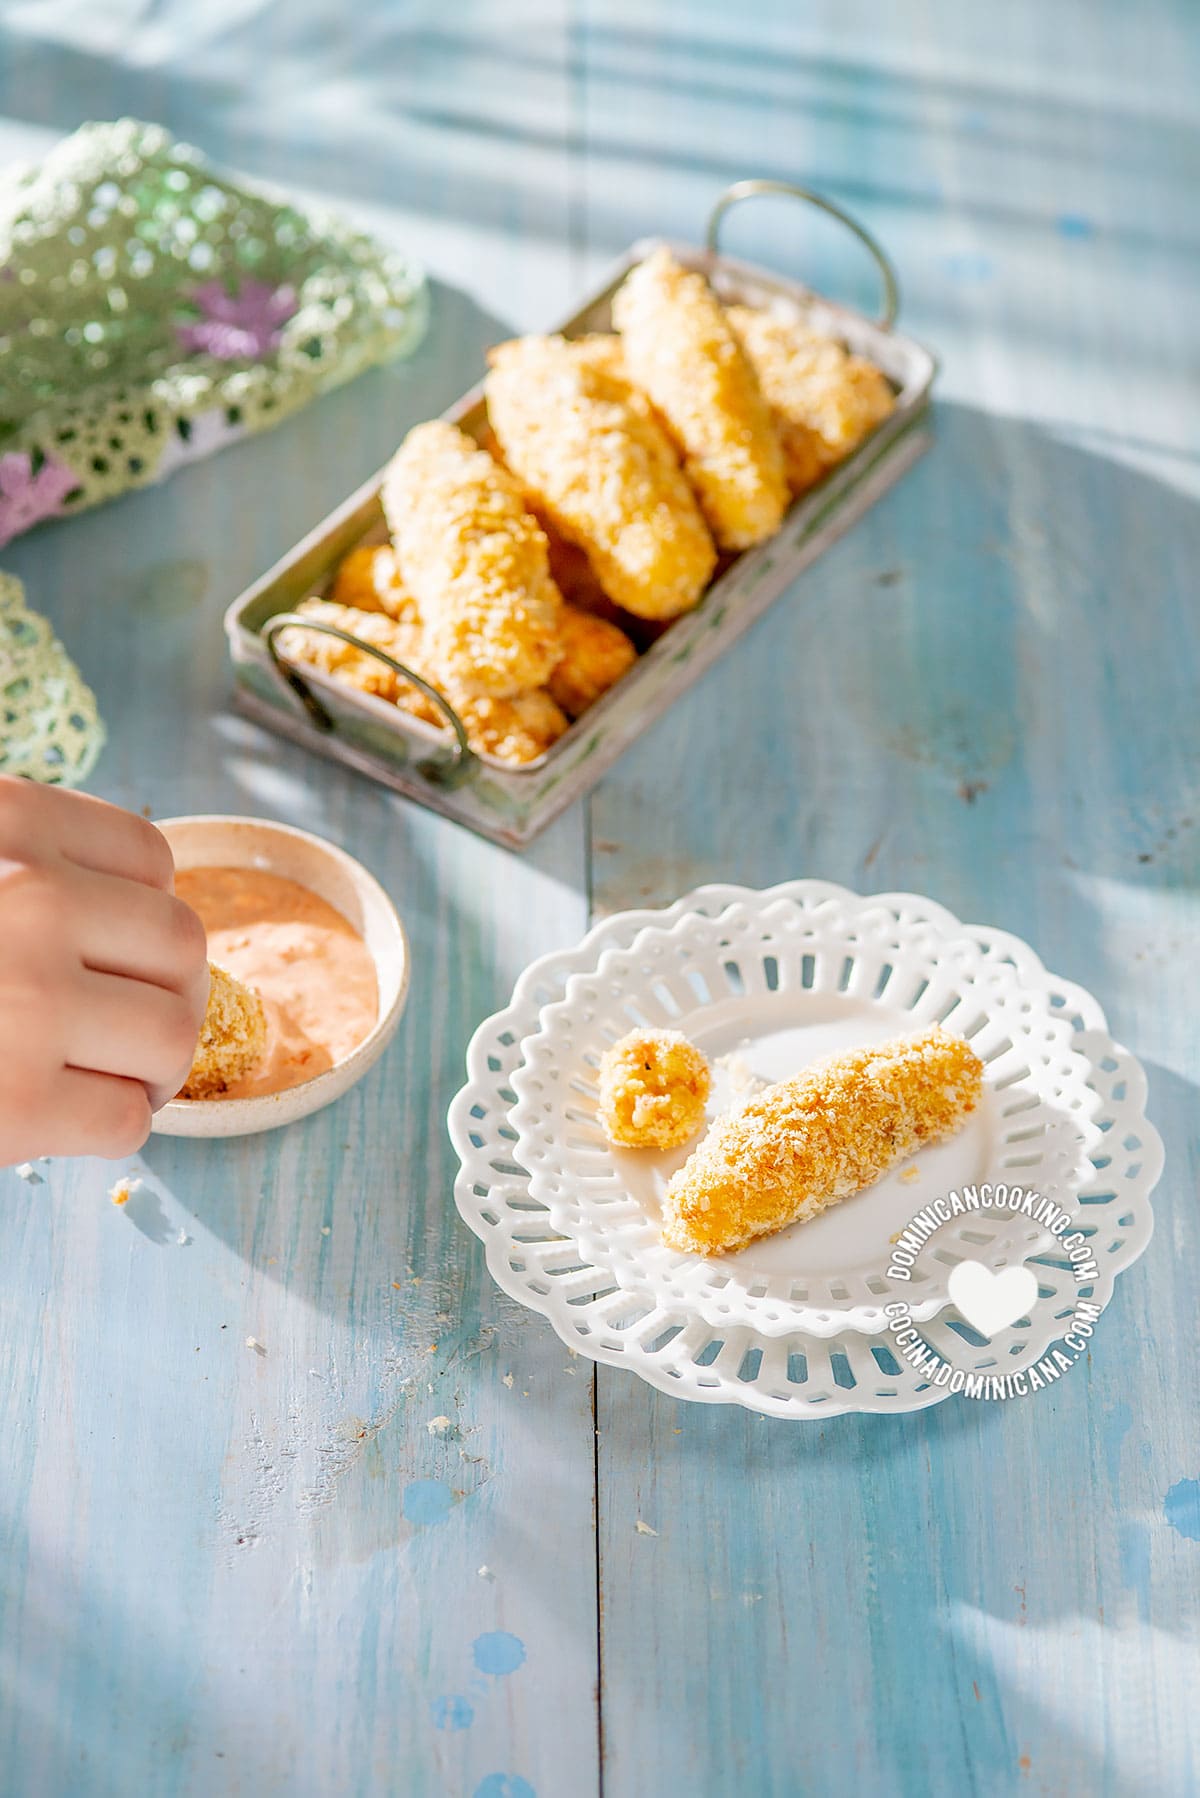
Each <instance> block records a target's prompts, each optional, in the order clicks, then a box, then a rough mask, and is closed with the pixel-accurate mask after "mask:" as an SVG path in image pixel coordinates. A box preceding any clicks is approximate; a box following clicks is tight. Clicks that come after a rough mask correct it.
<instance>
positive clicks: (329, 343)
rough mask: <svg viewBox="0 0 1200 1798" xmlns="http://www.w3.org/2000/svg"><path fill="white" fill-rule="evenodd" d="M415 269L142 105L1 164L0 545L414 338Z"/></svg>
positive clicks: (417, 322) (237, 431) (273, 417)
mask: <svg viewBox="0 0 1200 1798" xmlns="http://www.w3.org/2000/svg"><path fill="white" fill-rule="evenodd" d="M427 312H428V302H427V297H426V290H425V286H424V282H423V279H422V277H421V275H420V274H419V272H418V271H417V270H416V269H415V268H414V267H413V265H412V264H411V263H410V262H409V261H407V259H406V258H404V257H403V256H400V255H398V254H396V253H395V252H393V251H390V250H387V249H386V248H384V247H383V246H382V245H380V244H378V243H377V242H375V241H374V240H373V239H372V238H370V237H367V236H365V235H363V233H361V232H359V231H356V230H354V229H353V228H352V227H351V226H349V225H348V224H346V223H345V222H344V221H343V220H340V219H338V218H336V217H335V216H333V215H332V214H327V213H324V212H316V211H313V210H311V209H305V210H301V209H300V208H299V207H297V206H295V205H292V204H290V203H289V202H288V201H287V200H286V199H285V198H284V197H283V196H281V195H279V194H274V193H269V192H267V191H266V190H264V189H261V188H257V187H252V186H249V185H247V184H246V183H244V182H240V181H233V180H231V179H230V178H229V177H228V176H226V175H222V174H219V173H218V172H217V171H216V170H215V169H213V167H212V166H211V165H210V164H209V163H208V162H207V161H206V160H205V158H204V157H203V156H202V155H201V154H200V152H199V151H198V150H194V149H192V148H191V147H190V146H189V145H187V144H181V143H177V142H176V141H175V140H174V139H173V138H171V137H170V136H169V134H168V133H167V132H166V131H165V130H163V129H162V127H161V126H158V125H146V124H141V123H139V122H138V121H137V120H136V119H121V120H118V121H117V122H116V123H115V124H106V125H84V126H81V128H80V129H79V130H78V131H76V132H75V133H74V134H73V135H72V136H71V137H69V138H66V139H64V141H63V142H62V143H60V144H58V145H57V146H56V147H55V148H54V149H53V150H52V151H51V152H50V153H49V155H48V156H46V158H45V159H44V161H42V162H41V163H39V164H37V166H36V167H33V168H23V169H16V170H13V169H10V170H7V171H2V172H0V543H4V542H7V541H8V540H9V538H11V537H14V536H16V535H17V534H18V532H20V531H23V530H27V529H28V528H29V527H30V525H33V524H36V523H37V522H38V521H39V520H40V519H43V518H49V517H59V516H62V515H63V514H65V513H70V512H74V511H79V510H81V509H82V508H83V507H84V506H89V505H94V504H95V503H96V502H97V501H99V500H102V499H108V498H110V497H111V496H112V495H114V494H117V493H120V492H123V491H124V490H125V489H126V488H128V487H140V486H143V485H145V484H146V483H147V482H148V481H153V480H158V479H161V478H162V477H163V476H164V475H166V474H168V473H169V472H170V471H171V470H172V469H173V468H175V467H178V465H179V464H180V463H181V462H184V461H188V460H191V459H194V458H195V457H197V456H200V455H203V454H206V453H207V452H208V451H209V450H211V449H215V448H217V447H219V446H220V444H222V443H225V442H227V441H229V440H230V439H231V438H232V437H235V436H240V435H242V434H244V433H245V432H248V431H257V430H262V429H264V428H265V427H266V426H268V425H271V424H275V423H277V422H278V421H279V420H280V419H281V418H283V417H285V416H286V414H287V413H289V412H292V411H295V409H296V408H297V407H298V406H302V405H303V404H304V403H305V402H306V401H307V400H309V399H312V398H313V397H314V396H315V395H316V394H318V393H320V392H322V391H324V390H325V389H327V388H329V387H333V386H335V385H337V384H338V383H339V382H341V381H346V380H349V379H350V377H351V376H352V375H356V374H358V373H359V372H360V371H361V370H362V369H364V368H366V367H368V366H369V365H370V364H372V363H375V362H380V361H383V360H385V359H387V358H388V357H391V356H396V355H399V354H402V353H406V352H408V351H410V350H412V349H413V348H415V346H416V344H417V342H418V341H419V340H420V337H421V335H422V333H423V331H424V328H425V322H426V317H427Z"/></svg>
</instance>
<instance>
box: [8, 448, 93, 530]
mask: <svg viewBox="0 0 1200 1798" xmlns="http://www.w3.org/2000/svg"><path fill="white" fill-rule="evenodd" d="M78 485H79V476H78V475H77V474H75V473H74V471H73V470H72V469H70V468H66V467H64V466H63V464H62V463H61V462H53V461H51V460H50V459H49V457H47V458H46V460H45V461H44V462H43V463H42V464H41V466H40V468H39V469H38V471H37V473H36V474H35V473H34V470H33V458H32V457H31V456H30V455H29V454H28V452H27V451H25V450H9V451H8V453H7V454H6V455H3V456H0V544H2V543H8V542H10V541H11V539H12V538H13V537H17V536H19V535H20V533H21V532H22V531H27V530H29V528H30V527H31V526H32V525H35V524H38V523H40V522H41V520H42V519H43V518H55V517H57V516H58V514H59V513H60V512H61V511H62V509H63V501H64V500H65V499H66V497H67V495H68V493H70V492H71V491H72V489H73V488H75V487H78Z"/></svg>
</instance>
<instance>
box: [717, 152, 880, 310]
mask: <svg viewBox="0 0 1200 1798" xmlns="http://www.w3.org/2000/svg"><path fill="white" fill-rule="evenodd" d="M760 194H787V195H789V196H790V198H792V199H793V200H806V201H807V202H808V204H809V205H810V206H816V207H817V208H818V210H819V211H821V212H827V213H828V214H829V216H830V218H835V219H837V220H838V222H839V224H843V225H845V227H846V229H847V231H851V232H853V234H854V236H855V237H857V239H858V241H859V243H861V244H862V245H863V247H864V248H865V249H866V250H868V251H869V252H870V255H871V257H872V259H873V260H874V263H875V266H876V268H877V269H878V270H879V275H880V279H881V280H882V282H883V310H882V311H881V312H880V314H879V318H878V320H877V323H878V324H879V326H880V328H881V329H882V330H884V331H890V330H891V328H892V326H893V325H894V324H895V322H896V314H897V313H898V312H899V310H900V283H899V281H898V280H897V279H896V271H895V269H894V268H893V267H892V263H891V258H890V257H889V256H888V254H887V252H886V251H885V250H884V248H883V246H882V245H881V244H880V243H879V242H878V241H877V239H876V238H874V237H872V235H871V233H870V232H869V231H868V230H867V228H866V226H865V225H860V224H859V222H858V220H857V219H856V218H853V217H852V216H851V214H850V213H848V212H843V211H842V208H841V207H840V206H835V205H834V203H833V201H832V200H827V199H826V198H825V196H824V195H823V194H817V193H813V191H812V189H811V188H808V187H797V186H796V184H795V182H793V181H767V180H753V181H735V182H734V183H733V186H732V187H727V188H726V189H725V192H724V193H723V194H722V195H721V196H720V198H719V199H718V200H717V203H716V205H715V206H714V207H713V209H712V211H711V212H710V213H709V215H708V228H707V231H706V233H705V241H706V243H707V244H708V248H709V249H710V250H711V251H712V253H713V254H714V255H716V254H717V252H718V251H719V250H720V247H721V244H720V239H721V220H722V219H723V218H724V217H725V214H726V213H727V212H728V211H729V210H730V208H731V207H733V206H738V205H740V204H741V202H742V201H743V200H753V199H756V198H757V197H758V196H759V195H760Z"/></svg>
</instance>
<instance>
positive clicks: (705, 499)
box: [612, 249, 788, 550]
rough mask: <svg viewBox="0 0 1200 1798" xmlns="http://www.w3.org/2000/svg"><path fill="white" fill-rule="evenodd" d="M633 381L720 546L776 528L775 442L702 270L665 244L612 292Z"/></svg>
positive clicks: (780, 511) (782, 491)
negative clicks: (667, 435)
mask: <svg viewBox="0 0 1200 1798" xmlns="http://www.w3.org/2000/svg"><path fill="white" fill-rule="evenodd" d="M612 310H613V321H614V323H615V324H616V326H617V328H618V329H619V331H620V333H621V345H622V349H623V351H624V358H625V365H626V367H627V368H628V371H629V374H630V377H631V378H632V380H633V381H634V382H635V383H636V384H637V385H638V386H639V387H641V388H642V389H643V390H644V391H645V392H646V393H647V394H648V395H649V397H650V399H651V400H652V401H653V402H654V406H655V409H656V410H657V411H658V413H659V414H660V415H661V417H662V418H663V419H664V421H665V422H666V424H667V427H668V429H669V430H670V432H671V434H672V436H673V437H674V439H675V442H676V444H677V446H678V448H679V450H680V453H681V455H682V457H683V465H684V469H685V471H686V473H687V477H688V479H689V481H690V482H691V484H692V486H693V488H694V489H695V491H696V495H697V497H698V498H699V501H700V507H701V510H702V511H703V513H704V515H705V517H706V518H707V519H708V522H709V525H710V527H711V529H712V534H713V536H714V537H715V538H716V540H717V544H718V545H719V547H720V548H721V549H730V550H737V549H748V548H749V547H750V546H751V545H752V544H755V543H761V542H762V541H763V539H764V538H766V537H770V536H771V535H772V534H773V533H774V532H775V531H777V530H778V529H779V526H780V524H781V523H782V521H783V515H784V512H785V510H786V509H787V504H788V486H787V479H786V474H785V470H784V461H783V450H782V448H781V446H780V442H779V437H778V434H777V432H776V429H775V425H774V422H773V420H772V417H771V412H770V408H769V407H768V405H767V402H766V400H765V399H764V397H763V393H762V389H761V388H760V386H759V384H758V377H757V376H756V375H755V373H754V370H753V368H752V367H751V365H750V362H749V360H748V359H747V357H746V355H745V353H744V352H743V350H742V347H741V345H740V344H739V342H738V340H737V338H736V336H735V335H734V332H733V330H732V328H731V326H730V324H729V321H728V319H727V318H726V316H725V313H724V310H723V309H722V307H721V305H720V304H719V302H718V301H717V299H716V298H715V296H714V295H713V293H712V292H711V290H710V289H709V286H708V283H707V281H706V280H705V279H704V277H703V275H699V274H694V273H693V272H692V271H691V270H689V269H685V268H683V267H681V266H680V264H679V263H678V262H676V260H675V258H674V257H673V256H672V255H671V253H670V251H669V250H667V249H659V250H655V251H654V253H653V254H652V255H650V256H648V257H647V258H646V260H645V261H644V262H641V263H639V264H638V266H637V267H636V268H634V269H633V270H632V271H631V272H630V274H629V275H627V276H626V278H625V280H624V282H623V283H622V285H621V286H620V287H619V288H618V290H617V292H616V294H615V295H614V298H613V306H612Z"/></svg>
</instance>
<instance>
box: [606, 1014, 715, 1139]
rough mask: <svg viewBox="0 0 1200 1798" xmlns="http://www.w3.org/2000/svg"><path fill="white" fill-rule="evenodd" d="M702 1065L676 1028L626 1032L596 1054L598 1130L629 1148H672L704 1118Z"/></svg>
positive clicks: (706, 1085)
mask: <svg viewBox="0 0 1200 1798" xmlns="http://www.w3.org/2000/svg"><path fill="white" fill-rule="evenodd" d="M711 1086H712V1081H711V1078H710V1075H709V1071H708V1063H707V1061H706V1060H705V1059H704V1056H703V1055H702V1054H701V1053H700V1051H699V1049H697V1047H696V1045H695V1044H694V1043H691V1042H689V1041H688V1039H687V1037H686V1036H684V1034H683V1032H682V1031H681V1030H644V1029H639V1030H631V1031H630V1032H629V1033H628V1035H626V1036H623V1037H622V1038H621V1040H620V1042H616V1043H614V1044H613V1045H612V1047H611V1049H606V1050H605V1051H604V1054H603V1055H602V1056H601V1057H600V1102H599V1107H598V1114H597V1115H598V1116H599V1119H600V1128H601V1129H602V1130H603V1131H604V1134H605V1136H607V1138H608V1140H609V1142H611V1143H617V1144H619V1145H620V1146H621V1147H622V1148H629V1149H677V1148H679V1147H680V1146H681V1145H682V1144H683V1143H685V1142H687V1141H688V1140H689V1138H691V1137H693V1136H695V1134H696V1132H697V1130H698V1129H699V1128H700V1126H701V1124H702V1123H703V1122H704V1107H705V1105H706V1104H707V1103H708V1095H709V1092H710V1090H711Z"/></svg>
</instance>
